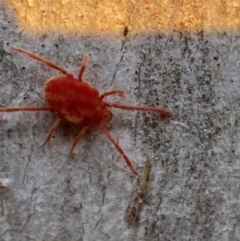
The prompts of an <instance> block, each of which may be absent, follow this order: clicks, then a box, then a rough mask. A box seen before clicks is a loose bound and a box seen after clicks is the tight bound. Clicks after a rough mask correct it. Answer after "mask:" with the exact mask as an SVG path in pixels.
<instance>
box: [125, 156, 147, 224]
mask: <svg viewBox="0 0 240 241" xmlns="http://www.w3.org/2000/svg"><path fill="white" fill-rule="evenodd" d="M151 168H152V166H151V162H150V159H149V157H147V161H146V163H145V167H144V171H143V174H142V176H140V177H139V183H138V187H137V191H136V193H135V196H134V198H133V200H132V201H131V203H130V205H129V206H128V208H127V211H126V216H125V218H126V221H127V222H128V224H129V225H131V226H137V225H138V223H139V212H140V209H141V207H142V203H143V198H144V196H145V193H146V190H147V185H148V182H149V177H150V173H151Z"/></svg>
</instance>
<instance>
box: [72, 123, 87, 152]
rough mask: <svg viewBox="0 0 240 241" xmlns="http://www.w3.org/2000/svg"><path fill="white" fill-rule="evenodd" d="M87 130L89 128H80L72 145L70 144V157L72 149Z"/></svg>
mask: <svg viewBox="0 0 240 241" xmlns="http://www.w3.org/2000/svg"><path fill="white" fill-rule="evenodd" d="M88 128H89V126H85V127H83V128H82V130H81V131H80V132H79V133H78V135H77V136H76V138H75V140H74V142H73V144H72V147H71V150H70V155H72V154H73V150H74V148H75V147H76V145H77V143H78V142H79V140H80V139H81V138H82V137H83V135H84V134H85V132H86V130H87V129H88Z"/></svg>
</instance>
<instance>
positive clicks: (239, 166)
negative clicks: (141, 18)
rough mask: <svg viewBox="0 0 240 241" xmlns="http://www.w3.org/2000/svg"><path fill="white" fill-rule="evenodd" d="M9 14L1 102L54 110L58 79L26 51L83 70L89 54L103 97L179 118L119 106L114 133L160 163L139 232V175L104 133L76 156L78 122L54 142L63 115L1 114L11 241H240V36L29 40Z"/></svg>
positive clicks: (1, 55) (90, 136)
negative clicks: (135, 212) (133, 211)
mask: <svg viewBox="0 0 240 241" xmlns="http://www.w3.org/2000/svg"><path fill="white" fill-rule="evenodd" d="M0 16H1V18H0V86H1V87H0V106H1V107H5V106H19V105H21V106H30V105H32V106H42V105H44V104H45V101H44V98H43V93H42V88H43V84H44V81H45V80H47V79H48V78H49V77H51V76H53V75H56V74H58V73H57V71H55V70H51V69H49V68H47V67H46V66H44V65H42V64H41V63H38V62H36V61H34V60H31V59H29V58H27V57H26V56H23V55H21V54H18V53H14V52H12V51H11V50H10V48H9V47H10V46H18V47H23V48H25V49H27V50H30V51H33V52H35V53H38V54H40V55H42V56H44V57H45V58H49V59H50V60H52V61H54V62H56V63H57V64H59V65H61V66H64V67H65V68H67V69H68V71H70V72H72V73H74V74H77V73H78V70H79V66H80V63H81V60H82V55H83V53H88V54H89V55H90V63H89V66H88V68H87V70H86V73H85V75H84V77H85V79H87V80H89V81H90V82H91V83H92V84H93V85H94V86H96V87H97V88H98V89H99V90H101V91H107V90H111V89H112V88H122V89H124V90H126V92H127V96H126V98H125V100H124V101H123V102H125V103H130V102H131V103H132V104H147V105H151V106H158V105H159V106H164V107H168V108H170V109H172V110H173V111H174V113H175V115H174V116H173V117H172V118H171V119H161V118H160V117H159V116H156V115H152V114H142V113H138V114H137V113H134V112H127V111H120V110H115V111H114V113H115V118H114V119H113V121H112V122H111V123H110V124H109V126H108V127H109V129H110V130H111V131H112V133H113V135H114V136H115V137H117V138H118V141H119V143H120V144H121V146H122V147H123V149H124V150H125V151H126V152H127V153H128V155H129V156H130V158H131V159H132V160H133V162H134V163H135V165H136V166H137V168H138V170H142V168H143V166H144V162H145V160H146V155H149V156H150V158H151V160H152V166H153V167H152V174H151V178H150V182H149V185H148V191H147V193H146V197H145V199H144V205H143V209H142V212H141V213H140V223H139V226H138V227H129V226H128V225H127V223H126V222H125V221H124V216H125V212H126V209H127V207H128V205H129V202H130V201H131V198H132V195H133V194H134V190H135V189H136V178H135V177H134V176H133V175H132V173H131V172H130V170H129V169H128V168H127V167H126V165H125V163H124V160H123V158H122V157H121V156H120V155H119V154H118V153H117V151H116V150H115V149H114V148H113V147H112V145H111V143H109V141H108V140H107V139H106V138H105V136H104V135H103V134H102V133H101V132H100V131H99V130H97V129H94V128H93V129H91V130H90V131H89V132H88V133H87V135H86V137H85V138H84V139H83V140H82V141H81V143H79V145H78V146H77V148H76V150H75V153H76V154H75V156H74V158H73V159H70V158H69V157H68V152H69V148H70V146H71V143H72V141H73V139H74V136H75V135H76V133H77V127H76V126H72V125H69V124H68V123H63V124H62V125H61V127H60V128H59V130H58V131H57V132H56V134H55V138H54V139H53V141H52V145H51V146H50V147H49V146H43V145H42V144H43V142H44V139H45V137H46V134H47V132H48V130H49V128H50V126H51V125H52V123H53V121H54V119H55V116H54V115H53V114H51V113H11V114H10V113H9V114H1V115H0V138H1V143H0V154H1V157H0V178H1V180H7V181H9V180H10V181H11V183H10V185H8V186H7V187H4V188H2V187H1V186H0V188H1V192H0V240H1V241H12V240H17V241H18V240H19V241H27V240H28V241H29V240H39V241H43V240H48V241H61V240H62V241H65V240H71V241H80V240H83V241H85V240H86V241H88V240H89V241H90V240H92V241H93V240H124V241H128V240H129V241H130V240H144V241H145V240H147V241H157V240H159V241H162V240H184V241H185V240H203V241H205V240H206V241H209V240H213V241H215V240H216V241H219V240H221V241H223V240H224V241H225V240H229V241H232V240H234V241H235V240H236V241H237V240H240V238H239V237H240V211H239V210H240V207H239V206H240V203H239V192H240V191H239V179H240V153H239V150H240V148H239V137H240V134H239V117H240V111H239V105H240V81H239V79H240V75H239V68H240V66H239V63H240V62H239V59H240V35H239V34H234V33H231V34H222V33H221V34H220V33H205V32H199V33H176V32H171V33H167V34H157V33H151V34H147V33H145V34H144V33H143V34H137V35H134V36H131V37H130V36H128V35H126V36H122V37H121V38H119V37H118V38H113V37H109V38H107V37H106V38H103V37H99V38H97V37H96V36H95V37H91V36H82V37H81V36H67V35H60V34H57V33H55V34H53V33H48V34H44V35H39V36H30V35H29V34H26V33H25V31H24V29H18V27H17V26H16V25H17V24H16V23H15V22H14V16H13V12H12V11H11V10H6V8H5V6H4V5H3V4H2V3H0ZM4 178H8V179H4ZM2 189H3V190H2ZM6 189H8V190H6Z"/></svg>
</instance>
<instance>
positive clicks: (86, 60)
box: [78, 54, 89, 81]
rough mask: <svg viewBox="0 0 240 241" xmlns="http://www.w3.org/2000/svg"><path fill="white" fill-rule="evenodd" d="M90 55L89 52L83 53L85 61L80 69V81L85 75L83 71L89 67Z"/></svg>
mask: <svg viewBox="0 0 240 241" xmlns="http://www.w3.org/2000/svg"><path fill="white" fill-rule="evenodd" d="M88 59H89V57H88V55H87V54H84V55H83V61H82V65H81V68H80V71H79V75H78V80H79V81H82V76H83V73H84V71H85V69H86V67H87V63H88Z"/></svg>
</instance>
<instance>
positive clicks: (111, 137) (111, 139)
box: [100, 126, 138, 176]
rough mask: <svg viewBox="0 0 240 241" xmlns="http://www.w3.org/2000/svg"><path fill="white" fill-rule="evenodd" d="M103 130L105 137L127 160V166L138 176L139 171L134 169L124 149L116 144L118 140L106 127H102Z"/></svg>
mask: <svg viewBox="0 0 240 241" xmlns="http://www.w3.org/2000/svg"><path fill="white" fill-rule="evenodd" d="M100 128H101V130H102V131H103V132H104V133H105V135H106V136H107V138H108V139H109V140H110V141H111V142H112V143H113V145H114V146H115V148H116V149H117V150H118V152H119V153H120V154H121V155H122V156H123V158H124V159H125V161H126V163H127V165H128V166H129V168H130V169H131V171H132V172H133V173H134V174H135V175H136V176H137V175H138V171H137V170H136V169H135V168H134V167H133V164H132V162H131V161H130V159H129V158H128V157H127V155H126V154H125V152H124V151H123V149H122V148H121V147H120V146H119V145H118V143H117V142H116V140H115V139H114V138H113V136H112V135H111V133H110V132H109V130H108V129H106V128H105V127H104V126H100Z"/></svg>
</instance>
